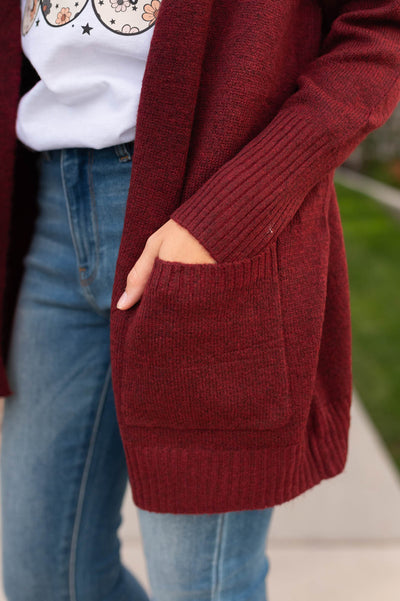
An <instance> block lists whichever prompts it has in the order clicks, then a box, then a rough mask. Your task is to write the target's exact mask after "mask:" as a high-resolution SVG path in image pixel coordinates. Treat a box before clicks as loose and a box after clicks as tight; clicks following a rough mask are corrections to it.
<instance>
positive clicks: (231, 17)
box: [2, 0, 400, 513]
mask: <svg viewBox="0 0 400 601" xmlns="http://www.w3.org/2000/svg"><path fill="white" fill-rule="evenodd" d="M11 4H12V2H10V10H11ZM320 5H321V6H322V8H323V9H324V13H323V14H324V17H325V18H324V21H322V20H321V17H322V13H321V10H320ZM14 12H15V11H14ZM322 32H326V33H325V37H323V38H322V37H321V36H322ZM9 35H10V34H9V33H8V31H5V32H4V37H5V38H7V37H8V36H9ZM14 63H16V59H15V60H14V61H13V65H12V67H9V66H7V65H4V66H3V69H4V70H6V69H8V71H7V73H8V74H10V73H11V72H12V73H14V71H13V69H15V68H16V66H15V65H14ZM10 69H11V71H10ZM3 97H4V96H3ZM399 100H400V0H391V1H389V0H387V1H381V2H378V3H377V2H368V1H361V0H359V1H355V0H353V1H352V2H344V1H341V2H339V1H338V2H333V0H332V1H329V2H328V1H326V2H321V3H318V2H310V1H309V0H298V2H293V1H292V0H286V1H285V0H284V1H282V2H279V3H277V2H273V1H265V0H254V1H253V2H252V3H251V5H249V3H244V2H243V3H242V2H237V3H234V4H232V2H230V1H229V2H228V0H218V2H215V1H213V0H199V1H197V2H195V3H191V5H190V10H188V6H187V1H186V0H162V3H161V8H160V12H159V15H158V18H157V22H156V25H155V29H154V32H153V38H152V43H151V48H150V54H149V57H148V61H147V65H146V71H145V74H144V79H143V84H142V92H141V97H140V104H139V110H138V121H137V129H136V138H135V148H134V155H133V163H132V178H131V186H130V190H129V195H128V201H127V209H126V216H125V223H124V229H123V233H122V239H121V245H120V250H119V255H118V261H117V267H116V273H115V280H114V289H113V295H112V307H111V337H110V342H111V362H112V375H113V388H114V393H115V402H116V410H117V417H118V422H119V425H120V430H121V436H122V441H123V444H124V449H125V453H126V458H127V464H128V470H129V478H130V482H131V486H132V493H133V499H134V501H135V503H136V504H137V505H138V506H140V507H142V508H144V509H147V510H151V511H158V512H172V513H214V512H219V511H230V510H242V509H256V508H262V507H266V506H272V505H277V504H280V503H283V502H285V501H288V500H290V499H292V498H294V497H296V496H297V495H299V494H301V493H302V492H304V491H305V490H307V489H309V488H311V487H312V486H314V485H316V484H318V483H319V482H320V481H321V480H323V479H324V478H330V477H333V476H335V475H337V474H339V473H340V472H341V471H343V469H344V466H345V462H346V457H347V445H348V429H349V423H350V403H351V393H352V374H351V323H350V298H349V282H348V273H347V263H346V256H345V247H344V240H343V232H342V226H341V221H340V214H339V209H338V204H337V199H336V194H335V188H334V185H333V174H334V170H335V168H336V167H337V166H339V165H340V164H341V163H342V162H343V161H344V160H345V159H346V158H347V157H348V156H349V155H350V153H351V152H352V151H353V150H354V149H355V147H356V146H357V145H358V144H359V143H360V142H361V141H362V140H363V139H364V138H365V137H366V136H367V134H368V133H369V132H370V131H372V130H374V129H376V128H378V127H379V126H381V125H382V124H383V123H385V121H386V120H387V119H388V118H389V117H390V115H391V114H392V112H393V110H394V108H395V107H396V105H397V103H398V102H399ZM3 109H4V110H7V111H10V110H11V109H10V108H9V107H6V105H5V103H4V101H3ZM12 110H14V109H12ZM7 114H9V113H7ZM5 143H6V145H8V146H7V148H11V141H10V140H9V139H8V137H7V140H5ZM9 193H10V191H9V189H8V187H6V189H5V191H4V192H3V191H2V194H5V195H6V196H5V198H7V197H8V196H7V195H9ZM169 218H173V219H174V220H176V221H177V222H178V223H180V224H181V225H182V226H183V227H185V228H187V229H188V230H189V231H190V232H191V233H192V234H193V235H194V236H195V237H196V238H197V239H198V240H199V241H200V242H201V243H202V244H203V245H204V246H205V248H206V249H207V250H208V251H209V252H210V254H211V255H212V256H213V257H214V258H215V259H216V261H217V263H216V264H204V265H202V264H185V263H180V262H170V261H164V260H161V259H156V261H155V264H154V267H153V270H152V272H151V275H150V278H149V280H148V282H147V284H146V287H145V290H144V292H143V295H142V297H141V300H140V301H139V302H138V303H137V304H136V305H135V306H134V307H132V308H131V309H129V310H127V311H120V310H118V309H117V308H116V302H117V300H118V298H119V296H120V295H121V293H122V292H123V290H124V288H125V284H126V277H127V275H128V273H129V271H130V269H131V268H132V266H133V264H134V263H135V261H136V260H137V259H138V258H139V256H140V254H141V253H142V251H143V247H144V244H145V242H146V240H147V238H148V236H149V235H150V234H151V233H153V232H154V231H155V230H157V229H158V228H159V227H160V226H161V225H162V224H163V223H165V222H166V221H167V220H168V219H169ZM5 386H6V380H5V379H3V389H2V390H4V391H6V388H5Z"/></svg>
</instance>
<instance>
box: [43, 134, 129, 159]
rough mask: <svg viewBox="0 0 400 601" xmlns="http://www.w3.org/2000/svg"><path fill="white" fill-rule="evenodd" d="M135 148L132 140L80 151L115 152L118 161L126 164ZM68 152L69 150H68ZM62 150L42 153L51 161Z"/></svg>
mask: <svg viewBox="0 0 400 601" xmlns="http://www.w3.org/2000/svg"><path fill="white" fill-rule="evenodd" d="M133 148H134V140H131V141H130V142H123V143H122V144H115V145H114V146H109V147H108V148H100V149H96V148H80V149H79V150H90V151H91V152H102V151H103V152H104V151H105V150H111V149H112V150H113V151H114V152H115V155H116V157H117V158H118V160H119V161H120V162H121V163H125V162H127V161H130V160H131V159H132V155H133ZM66 150H68V149H67V148H66ZM60 152H61V149H55V150H42V151H41V153H42V154H43V157H44V158H45V159H46V160H48V161H50V160H51V159H52V158H54V156H55V155H56V154H57V153H60Z"/></svg>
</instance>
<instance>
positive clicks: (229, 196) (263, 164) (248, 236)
mask: <svg viewBox="0 0 400 601" xmlns="http://www.w3.org/2000/svg"><path fill="white" fill-rule="evenodd" d="M364 121H365V117H364ZM364 121H363V118H362V115H358V124H357V123H354V122H353V123H352V124H350V123H349V122H348V120H347V119H344V120H343V122H342V124H341V127H342V129H343V130H346V128H347V129H349V130H350V132H353V135H350V134H349V133H347V135H346V134H345V131H342V132H341V131H339V130H338V128H337V126H336V130H335V131H331V130H329V129H328V128H325V129H324V127H321V124H320V123H319V124H315V123H313V122H312V121H311V118H310V117H308V116H307V114H306V110H305V106H304V105H299V106H298V107H289V108H286V109H282V110H281V111H280V112H279V113H278V114H277V115H276V117H275V118H274V119H273V121H272V122H271V123H270V124H269V125H268V126H267V127H266V128H265V129H264V130H263V131H262V132H260V133H259V134H258V135H257V136H256V137H255V138H254V139H252V140H251V142H249V143H248V144H247V145H246V146H244V147H243V148H242V149H241V151H240V152H239V153H238V154H237V155H235V156H234V157H233V158H232V159H231V160H229V161H228V162H227V163H225V164H224V165H223V166H222V167H221V168H220V169H219V170H218V171H216V172H215V173H214V175H213V176H212V177H211V178H209V179H208V180H207V181H206V182H205V183H204V184H203V186H202V187H201V188H199V189H198V190H197V191H196V192H195V193H194V194H193V195H192V196H191V197H190V198H189V199H187V200H186V201H185V202H183V203H182V204H181V205H180V206H179V207H178V208H177V209H176V210H175V211H174V212H173V213H172V214H171V218H172V219H174V220H175V221H176V222H177V223H179V224H180V225H181V226H183V227H185V228H186V229H187V230H189V232H190V233H191V234H192V235H193V236H194V237H195V238H196V239H197V240H198V241H199V242H200V243H201V244H202V245H203V246H204V247H205V248H206V249H207V250H208V251H209V253H210V254H211V255H212V256H213V258H214V259H215V260H216V261H217V262H224V261H233V260H236V259H242V258H245V257H251V256H253V255H257V254H258V253H261V252H263V251H264V250H265V248H266V246H267V245H268V244H269V243H270V241H271V240H272V239H273V238H275V237H276V236H278V235H279V233H280V232H281V231H282V230H283V229H284V227H285V226H286V225H287V224H288V223H289V222H290V220H291V219H292V218H293V216H294V215H295V213H296V211H297V210H298V208H299V206H300V204H301V203H302V201H303V199H304V197H305V196H306V194H307V192H309V191H310V190H311V189H312V188H313V186H315V185H316V184H317V183H318V181H319V180H320V179H321V178H322V177H323V176H324V175H327V174H328V173H329V172H330V171H332V169H334V168H335V167H336V166H337V165H338V164H340V162H341V158H342V157H339V156H338V152H337V146H338V145H340V146H341V154H342V155H343V157H344V156H345V155H346V154H349V153H350V149H352V148H354V147H355V146H356V145H357V144H358V142H359V140H360V139H361V138H362V137H363V136H364V135H365V133H364V132H363V131H360V128H361V127H362V123H363V122H364Z"/></svg>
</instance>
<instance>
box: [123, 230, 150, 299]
mask: <svg viewBox="0 0 400 601" xmlns="http://www.w3.org/2000/svg"><path fill="white" fill-rule="evenodd" d="M156 256H157V253H156V252H155V248H154V244H152V243H151V242H149V241H148V242H146V245H145V248H144V250H143V252H142V254H141V255H140V257H139V259H138V260H137V261H136V263H135V264H134V266H133V267H132V269H131V270H130V272H129V273H128V276H127V279H126V287H125V291H124V292H123V293H122V295H121V298H120V299H119V301H118V303H117V309H123V310H125V309H129V308H130V307H132V306H133V305H134V304H135V303H137V302H138V300H139V299H140V297H141V296H142V294H143V290H144V287H145V285H146V282H147V280H148V278H149V276H150V273H151V270H152V269H153V264H154V259H155V257H156Z"/></svg>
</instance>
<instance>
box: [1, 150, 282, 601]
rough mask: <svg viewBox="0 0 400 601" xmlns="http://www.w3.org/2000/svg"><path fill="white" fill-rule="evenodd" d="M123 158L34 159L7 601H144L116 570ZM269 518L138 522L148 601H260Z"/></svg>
mask: <svg viewBox="0 0 400 601" xmlns="http://www.w3.org/2000/svg"><path fill="white" fill-rule="evenodd" d="M132 151H133V145H132V143H131V144H124V145H118V146H112V147H109V148H104V149H101V150H93V149H88V148H69V149H63V150H51V151H45V152H42V153H39V155H38V167H39V174H40V180H39V182H40V185H39V191H38V207H39V213H38V216H37V218H36V222H35V230H34V235H33V239H32V242H31V246H30V248H29V251H28V253H27V254H26V256H25V258H24V265H25V271H24V276H23V279H22V283H21V287H20V291H19V296H18V301H17V305H16V310H15V317H14V322H13V324H12V325H13V327H12V336H11V343H10V350H9V355H8V360H7V365H6V369H7V375H8V378H9V381H10V384H11V388H12V389H13V391H14V393H13V395H11V396H9V397H6V399H5V410H4V421H3V435H2V445H1V491H2V498H1V510H2V514H1V515H2V544H3V575H4V588H5V592H6V595H7V598H8V600H9V601H28V600H29V601H147V600H148V599H149V597H148V595H147V593H146V592H145V590H143V588H142V586H141V585H140V583H139V582H138V581H137V580H136V578H135V577H134V575H133V574H132V573H131V572H130V571H129V570H128V569H127V568H126V567H125V566H123V565H122V563H121V558H120V540H119V537H118V533H117V530H118V527H119V525H120V523H121V504H122V500H123V497H124V493H125V491H126V487H127V484H128V477H127V468H126V462H125V456H124V452H123V446H122V442H121V438H120V432H119V428H118V422H117V419H116V412H115V405H114V397H113V390H112V382H111V372H110V350H109V317H110V302H111V293H112V286H113V278H114V272H115V266H116V260H117V254H118V249H119V244H120V238H121V234H122V228H123V221H124V215H125V207H126V199H127V194H128V188H129V182H130V175H131V158H132ZM272 509H273V508H267V509H263V510H255V511H238V512H227V513H220V514H200V515H192V514H185V515H176V514H169V513H155V512H149V511H145V510H142V509H138V517H139V524H140V528H141V536H142V542H143V548H144V553H145V557H146V562H147V573H148V576H149V582H150V585H151V595H152V597H151V598H152V599H153V600H154V601H185V600H189V599H190V600H191V601H201V600H218V601H224V600H226V601H228V600H229V601H236V600H239V599H241V600H243V601H244V600H246V601H265V599H266V575H267V572H268V569H269V561H268V559H267V557H266V555H265V545H266V537H267V532H268V527H269V523H270V518H271V513H272Z"/></svg>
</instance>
